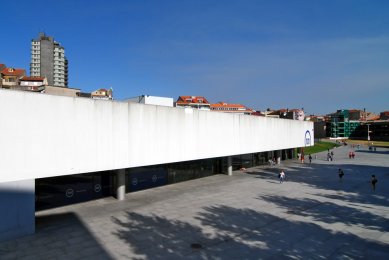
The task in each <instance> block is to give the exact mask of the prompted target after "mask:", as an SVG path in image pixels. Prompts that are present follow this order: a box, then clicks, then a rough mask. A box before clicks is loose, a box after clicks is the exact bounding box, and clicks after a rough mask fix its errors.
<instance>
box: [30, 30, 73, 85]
mask: <svg viewBox="0 0 389 260" xmlns="http://www.w3.org/2000/svg"><path fill="white" fill-rule="evenodd" d="M30 75H31V76H33V77H46V78H47V81H48V84H49V85H51V86H58V87H67V86H68V60H67V59H66V56H65V49H64V47H62V46H61V45H60V44H59V43H58V42H56V41H54V38H53V37H51V36H47V35H45V34H44V33H40V34H39V36H38V38H36V39H33V40H32V41H31V63H30Z"/></svg>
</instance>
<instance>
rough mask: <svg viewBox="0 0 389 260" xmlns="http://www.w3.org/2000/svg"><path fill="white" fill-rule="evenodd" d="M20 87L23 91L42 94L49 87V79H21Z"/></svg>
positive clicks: (25, 77)
mask: <svg viewBox="0 0 389 260" xmlns="http://www.w3.org/2000/svg"><path fill="white" fill-rule="evenodd" d="M19 86H20V89H21V90H26V91H39V92H40V91H43V90H44V89H45V86H47V78H45V77H27V76H24V77H21V78H20V79H19Z"/></svg>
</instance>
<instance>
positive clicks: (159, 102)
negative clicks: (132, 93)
mask: <svg viewBox="0 0 389 260" xmlns="http://www.w3.org/2000/svg"><path fill="white" fill-rule="evenodd" d="M126 101H128V102H134V103H140V104H145V105H156V106H164V107H173V106H174V100H173V98H168V97H156V96H149V95H142V96H138V97H133V98H129V99H126Z"/></svg>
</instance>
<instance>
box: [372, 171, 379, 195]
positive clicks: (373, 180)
mask: <svg viewBox="0 0 389 260" xmlns="http://www.w3.org/2000/svg"><path fill="white" fill-rule="evenodd" d="M377 181H378V180H377V178H376V177H375V175H374V174H373V175H372V176H371V187H372V188H373V191H375V185H376V183H377Z"/></svg>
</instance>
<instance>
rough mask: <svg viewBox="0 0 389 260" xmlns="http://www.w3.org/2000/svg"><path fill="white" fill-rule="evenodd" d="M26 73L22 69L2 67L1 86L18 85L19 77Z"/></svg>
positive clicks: (11, 86) (10, 86)
mask: <svg viewBox="0 0 389 260" xmlns="http://www.w3.org/2000/svg"><path fill="white" fill-rule="evenodd" d="M25 75H26V71H25V70H24V69H15V68H3V69H2V70H1V81H2V84H1V85H2V88H13V87H17V86H19V79H20V78H22V77H23V76H25Z"/></svg>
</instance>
